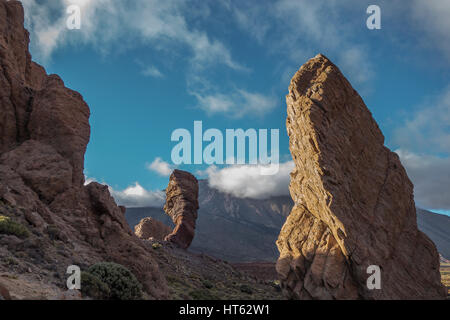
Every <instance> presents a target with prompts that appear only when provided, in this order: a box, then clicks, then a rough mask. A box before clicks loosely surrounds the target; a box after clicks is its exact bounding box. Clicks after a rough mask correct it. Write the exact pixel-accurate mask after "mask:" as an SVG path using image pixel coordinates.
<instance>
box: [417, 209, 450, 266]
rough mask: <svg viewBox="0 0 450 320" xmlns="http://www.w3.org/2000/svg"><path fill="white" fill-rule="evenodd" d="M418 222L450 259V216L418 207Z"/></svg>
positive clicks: (440, 251) (420, 227)
mask: <svg viewBox="0 0 450 320" xmlns="http://www.w3.org/2000/svg"><path fill="white" fill-rule="evenodd" d="M417 224H418V226H419V229H420V230H421V231H422V232H424V233H425V234H426V235H427V236H429V237H430V239H431V240H433V242H434V244H435V245H436V247H437V249H438V251H439V253H440V254H441V255H442V256H443V257H444V258H446V259H450V217H449V216H446V215H442V214H437V213H434V212H430V211H427V210H423V209H419V208H417Z"/></svg>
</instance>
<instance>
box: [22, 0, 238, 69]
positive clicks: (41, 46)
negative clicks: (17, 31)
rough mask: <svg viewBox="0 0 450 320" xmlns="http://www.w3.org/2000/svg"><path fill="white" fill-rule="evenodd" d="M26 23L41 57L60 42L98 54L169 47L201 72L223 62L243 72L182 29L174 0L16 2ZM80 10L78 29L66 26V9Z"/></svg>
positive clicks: (197, 34)
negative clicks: (180, 50) (184, 51)
mask: <svg viewBox="0 0 450 320" xmlns="http://www.w3.org/2000/svg"><path fill="white" fill-rule="evenodd" d="M22 3H23V5H24V7H25V12H26V24H27V27H28V28H29V29H30V31H31V34H32V37H33V40H34V41H33V43H35V44H36V45H35V47H36V50H37V52H38V53H39V55H40V57H41V58H42V59H48V58H49V57H50V56H51V55H52V53H53V52H54V51H55V50H56V49H58V48H59V47H61V46H64V45H66V44H78V43H82V44H89V45H92V46H94V47H95V48H97V49H98V50H99V51H101V52H102V53H108V52H109V51H110V50H112V49H114V50H115V51H116V50H118V49H121V47H122V46H125V47H127V46H128V47H129V46H132V43H135V44H136V45H139V44H149V45H152V48H154V49H156V50H162V51H165V52H166V53H167V52H169V49H168V48H171V47H172V48H173V46H175V47H176V46H187V47H188V48H189V51H190V55H188V59H190V64H191V65H192V66H194V65H195V66H197V67H199V68H200V67H201V68H204V67H205V66H208V65H211V64H223V65H226V66H228V67H230V68H232V69H236V70H238V69H241V68H243V67H242V66H241V65H240V64H239V63H238V62H236V61H235V60H234V59H233V58H232V56H231V53H230V51H229V49H228V48H227V46H226V45H224V44H223V43H222V42H221V41H219V40H217V39H211V38H210V37H209V36H208V34H207V33H206V32H204V31H203V30H198V29H196V28H194V27H191V26H189V25H188V22H187V20H186V18H185V14H186V12H187V10H188V4H187V3H185V2H180V1H176V0H166V1H158V0H133V1H131V0H124V1H115V0H43V1H39V2H38V1H35V0H22ZM71 4H76V5H79V6H80V8H81V14H82V16H81V24H82V25H81V29H80V30H76V31H74V30H68V29H67V28H66V19H67V15H66V8H67V7H68V6H69V5H71Z"/></svg>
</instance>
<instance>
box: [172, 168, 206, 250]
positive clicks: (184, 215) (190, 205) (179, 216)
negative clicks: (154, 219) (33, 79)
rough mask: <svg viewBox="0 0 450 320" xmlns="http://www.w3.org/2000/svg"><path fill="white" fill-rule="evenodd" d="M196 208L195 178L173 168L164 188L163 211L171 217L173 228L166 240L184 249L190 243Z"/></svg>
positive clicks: (196, 185)
mask: <svg viewBox="0 0 450 320" xmlns="http://www.w3.org/2000/svg"><path fill="white" fill-rule="evenodd" d="M198 208H199V206H198V181H197V179H196V178H195V177H194V176H193V175H192V174H190V173H189V172H186V171H181V170H174V171H173V173H172V174H171V175H170V181H169V185H168V186H167V189H166V204H165V205H164V211H165V212H166V214H168V215H169V216H170V217H171V218H172V221H173V222H174V223H175V228H174V229H173V232H172V233H171V234H169V235H168V236H167V237H166V240H167V241H170V242H173V243H175V244H177V245H178V246H180V247H181V248H184V249H187V248H188V247H189V246H190V245H191V242H192V240H193V239H194V234H195V221H196V220H197V210H198Z"/></svg>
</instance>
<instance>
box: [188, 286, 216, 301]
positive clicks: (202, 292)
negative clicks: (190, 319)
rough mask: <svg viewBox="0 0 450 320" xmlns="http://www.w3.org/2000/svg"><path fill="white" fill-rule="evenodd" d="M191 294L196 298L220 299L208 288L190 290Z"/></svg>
mask: <svg viewBox="0 0 450 320" xmlns="http://www.w3.org/2000/svg"><path fill="white" fill-rule="evenodd" d="M189 295H190V296H191V298H192V299H194V300H218V299H219V298H218V297H216V296H215V295H214V294H213V293H211V292H210V291H209V290H206V289H198V290H193V291H191V292H189Z"/></svg>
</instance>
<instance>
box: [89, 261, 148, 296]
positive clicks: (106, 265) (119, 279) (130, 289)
mask: <svg viewBox="0 0 450 320" xmlns="http://www.w3.org/2000/svg"><path fill="white" fill-rule="evenodd" d="M88 272H89V273H90V274H91V275H93V276H95V277H96V278H98V279H99V280H100V281H101V282H103V283H104V284H106V285H107V286H108V287H109V289H110V299H113V300H139V299H141V298H142V286H141V284H140V283H139V281H138V280H137V279H136V277H135V276H134V275H133V274H132V273H131V271H130V270H128V269H127V268H125V267H124V266H122V265H120V264H117V263H112V262H101V263H97V264H95V265H93V266H91V267H90V268H89V269H88Z"/></svg>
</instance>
